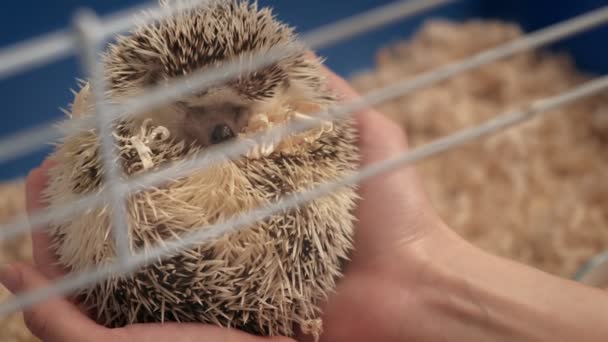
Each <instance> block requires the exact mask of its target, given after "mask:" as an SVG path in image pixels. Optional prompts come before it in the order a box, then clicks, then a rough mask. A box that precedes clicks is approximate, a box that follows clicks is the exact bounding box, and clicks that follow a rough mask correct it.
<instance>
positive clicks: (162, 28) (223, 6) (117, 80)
mask: <svg viewBox="0 0 608 342" xmlns="http://www.w3.org/2000/svg"><path fill="white" fill-rule="evenodd" d="M175 1H177V0H175ZM175 1H174V3H175ZM177 2H179V1H177ZM277 46H285V47H290V48H293V47H295V46H298V43H297V42H296V40H295V38H294V34H293V31H292V29H291V28H290V27H288V26H286V25H284V24H282V23H280V22H278V21H276V20H275V19H274V17H273V15H272V13H271V11H270V9H268V8H264V9H260V10H258V8H257V5H256V4H255V3H253V4H249V3H248V2H246V1H229V0H226V1H222V0H214V1H210V2H208V3H207V4H206V5H201V7H200V8H195V9H189V10H186V11H184V12H180V13H178V14H177V15H176V16H173V17H171V18H168V19H166V20H164V21H161V22H160V23H157V24H155V25H149V26H144V27H140V28H139V29H137V30H136V31H135V32H134V33H133V34H132V35H131V36H129V37H122V38H119V39H118V41H117V43H116V44H115V45H112V46H111V49H110V52H109V54H108V55H107V56H106V63H107V70H108V78H109V84H110V85H111V92H112V94H113V96H115V97H118V98H120V97H124V96H127V97H128V96H131V95H134V94H137V93H139V92H141V91H142V90H143V89H145V88H147V87H150V86H159V85H160V86H162V85H165V84H167V83H170V82H171V81H173V80H175V79H176V78H179V77H182V76H187V75H190V74H192V73H195V72H200V71H205V70H211V69H215V68H217V67H221V66H222V65H224V64H225V63H226V62H235V61H239V62H240V63H243V65H246V64H247V62H248V60H250V58H251V57H252V56H253V55H256V54H258V53H263V52H264V51H268V50H269V49H271V48H275V47H277ZM298 51H300V52H298V53H295V52H294V53H289V54H286V55H285V56H284V57H283V58H282V59H280V60H278V61H276V62H275V63H273V64H271V65H268V66H266V67H264V68H262V69H260V70H255V71H253V72H248V73H242V74H240V75H238V76H237V77H235V78H234V79H231V80H228V81H227V82H226V83H224V84H223V85H221V86H216V87H214V88H211V89H199V90H195V91H194V92H193V94H194V95H190V96H188V97H186V98H184V99H181V100H180V101H177V102H175V103H173V104H170V105H167V106H164V107H163V108H159V109H157V110H154V111H152V112H149V113H145V114H142V115H141V119H142V120H145V119H153V121H154V123H155V124H158V125H162V126H165V127H166V128H167V129H169V131H170V132H171V134H172V136H173V137H174V138H175V139H178V140H183V141H185V142H187V143H194V144H197V145H198V146H200V147H203V148H204V147H207V146H210V145H214V144H217V143H222V142H225V141H227V140H230V139H232V138H235V137H240V136H243V137H245V136H246V135H247V133H251V132H253V131H255V132H259V131H260V130H261V129H263V128H269V127H270V126H272V125H275V124H283V123H285V122H286V121H287V120H288V119H289V118H290V117H293V114H294V113H302V112H303V111H306V110H307V111H312V110H311V109H315V110H317V109H323V108H324V107H325V106H327V105H329V104H331V103H332V102H333V100H334V99H333V97H332V95H331V94H330V92H329V91H327V89H326V88H325V87H324V85H325V80H324V78H323V77H322V76H321V75H322V74H321V72H320V71H319V69H318V66H319V65H320V61H319V60H310V59H309V58H307V57H305V55H304V50H298ZM304 108H306V109H304ZM139 122H141V121H139ZM274 147H276V146H274ZM272 150H274V148H272ZM267 152H270V151H267Z"/></svg>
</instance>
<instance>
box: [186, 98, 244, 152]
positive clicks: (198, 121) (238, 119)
mask: <svg viewBox="0 0 608 342" xmlns="http://www.w3.org/2000/svg"><path fill="white" fill-rule="evenodd" d="M247 113H248V112H247V111H246V110H244V109H242V108H234V107H232V106H222V107H216V108H204V109H201V108H198V109H193V108H191V109H189V110H187V111H186V115H185V120H184V122H183V125H184V126H183V130H184V133H185V136H186V139H187V140H189V141H190V142H195V143H198V144H200V145H202V146H209V145H215V144H220V143H223V142H226V141H228V140H230V139H233V138H235V137H236V136H237V135H238V134H239V133H241V132H242V131H243V130H244V129H245V127H246V125H247V122H248V115H247Z"/></svg>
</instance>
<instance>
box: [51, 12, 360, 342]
mask: <svg viewBox="0 0 608 342" xmlns="http://www.w3.org/2000/svg"><path fill="white" fill-rule="evenodd" d="M180 4H181V2H180V1H177V0H176V1H161V5H162V6H179V5H180ZM281 44H299V43H298V41H297V37H296V35H295V33H294V31H293V29H292V28H290V27H288V26H287V25H285V24H283V23H281V22H279V21H278V20H277V19H276V18H275V17H274V15H273V13H272V11H271V10H270V9H269V8H258V6H257V4H256V3H250V2H246V1H221V0H212V1H207V2H206V3H205V4H203V5H200V6H198V7H195V8H189V9H184V10H180V11H178V12H177V13H176V14H175V15H173V16H171V17H169V18H166V19H163V20H162V21H159V22H156V23H154V24H143V25H140V26H138V27H137V28H136V29H135V30H134V31H133V32H131V33H130V34H129V35H126V36H121V37H118V39H117V40H116V41H115V42H113V43H112V44H111V45H110V47H109V49H108V50H107V52H106V53H105V55H104V63H105V65H106V70H107V72H106V78H107V81H108V82H107V83H108V84H109V91H108V93H109V94H108V96H109V98H110V100H111V101H113V102H116V103H121V102H122V101H125V100H126V99H128V98H129V97H131V96H133V95H136V94H139V93H141V92H142V91H143V90H144V89H146V88H147V87H150V86H163V85H165V84H168V83H170V81H171V80H174V79H176V78H178V77H181V76H184V75H189V74H191V73H194V72H196V71H201V70H207V69H212V68H215V67H218V66H221V65H222V63H224V62H227V61H230V60H241V61H243V62H246V61H247V59H248V58H250V57H251V56H252V55H253V54H256V53H259V52H264V51H268V50H269V49H271V48H273V47H275V46H279V45H281ZM321 63H322V61H321V60H316V59H311V58H310V57H309V56H308V55H307V54H306V51H305V50H304V49H301V50H298V52H297V53H296V52H294V53H292V54H289V55H286V56H284V57H283V58H281V59H280V60H278V61H277V62H276V63H273V64H271V65H269V66H266V67H265V68H263V69H261V70H257V71H253V72H250V73H243V74H241V75H239V76H238V77H236V78H235V79H233V80H231V81H229V82H227V83H224V84H221V85H216V86H213V87H211V88H208V89H202V90H200V91H197V92H193V93H192V94H188V96H184V97H183V98H180V99H179V100H178V101H174V102H172V103H168V104H166V105H163V106H160V107H158V108H155V109H154V110H150V111H147V112H144V113H139V114H137V115H135V116H133V117H129V118H122V119H119V120H116V121H115V122H114V125H113V131H114V135H115V137H116V141H117V145H118V148H119V151H120V154H119V156H118V158H117V163H118V165H119V166H120V167H121V169H122V172H123V173H124V178H130V177H132V176H134V175H140V174H142V173H144V172H153V171H154V170H157V169H158V168H159V167H161V166H164V165H167V164H168V163H174V164H177V165H179V163H183V162H184V161H186V160H189V159H191V158H194V157H196V156H200V155H202V154H204V153H205V151H206V150H207V149H209V148H210V147H212V146H215V145H218V144H222V143H225V142H227V141H232V140H239V139H243V140H246V139H248V137H249V136H250V135H251V134H254V133H258V132H262V131H264V130H266V129H269V128H271V127H274V126H278V125H283V124H285V123H287V122H289V121H290V120H307V119H310V118H311V117H312V116H311V115H313V113H315V112H318V111H320V110H326V109H329V108H330V107H331V106H333V105H335V103H336V102H337V97H336V96H335V95H334V94H333V93H332V91H331V90H330V89H329V87H328V86H327V83H326V79H325V77H324V74H323V73H322V71H321V69H320V65H321ZM90 91H91V89H90V86H89V85H88V83H87V82H84V83H83V84H82V88H81V89H80V91H79V92H78V93H77V94H76V97H75V99H74V102H73V103H72V106H71V112H70V114H71V116H72V117H73V118H76V117H83V116H87V115H94V114H92V113H93V110H92V104H91V103H90V100H89V99H90ZM356 133H357V132H356V130H355V126H354V124H353V122H352V121H351V120H350V119H348V120H341V121H335V122H326V123H325V124H324V125H322V126H321V127H319V128H315V129H311V130H308V131H305V132H301V133H298V134H295V133H294V134H292V135H290V136H287V137H284V138H283V139H282V140H280V141H273V142H272V143H270V144H265V145H263V146H256V147H255V148H252V149H251V151H250V152H249V153H248V154H246V155H244V156H241V157H240V158H237V159H235V160H226V161H222V162H219V163H216V164H214V165H212V166H210V167H207V168H205V169H201V170H197V171H194V172H192V173H191V174H189V175H187V176H183V177H179V178H176V179H173V180H171V181H170V182H168V183H166V184H163V185H162V186H158V187H155V188H151V189H146V190H144V191H140V192H138V193H135V194H131V195H130V196H129V197H128V198H127V201H126V202H127V203H126V205H127V216H128V227H127V228H128V233H129V239H130V246H131V248H132V250H133V251H132V252H134V253H141V252H145V251H146V250H149V249H151V248H153V247H155V246H157V245H159V244H160V243H162V242H163V241H167V240H170V239H174V238H176V237H179V236H182V235H183V234H185V233H188V232H191V231H193V230H194V229H200V227H205V226H208V225H211V224H215V223H219V222H222V221H224V220H226V219H229V218H231V217H233V216H234V215H237V214H239V213H243V212H246V211H249V210H253V209H256V208H260V207H262V206H265V205H268V204H270V203H273V202H275V201H277V200H280V199H281V198H283V197H284V196H286V195H289V194H292V193H294V192H301V191H305V190H308V189H310V188H312V187H314V186H315V185H318V184H321V183H324V182H329V181H332V180H337V179H340V178H342V177H345V176H347V175H348V174H350V173H351V172H353V171H354V170H355V169H356V167H357V165H358V161H359V154H358V153H359V152H358V150H357V147H356V137H357V134H356ZM99 148H100V142H99V137H98V135H97V133H96V130H95V129H91V130H87V131H81V132H75V133H73V134H70V135H68V136H66V137H64V139H63V140H62V141H61V142H59V143H58V144H57V147H56V150H55V152H54V154H53V156H52V158H53V159H54V160H55V161H56V162H57V163H56V166H55V167H53V169H52V170H51V176H52V177H51V180H52V181H51V183H50V184H49V186H48V188H47V189H46V191H45V197H46V198H47V199H48V202H49V203H50V206H51V208H53V206H59V205H65V204H67V203H69V202H70V201H73V200H77V199H78V197H79V196H81V195H83V194H88V193H92V192H97V191H100V190H101V189H103V187H104V181H103V175H104V167H103V165H102V162H101V160H100V157H99V154H100V153H99ZM355 200H356V192H355V189H354V188H352V187H347V188H344V189H342V190H340V191H338V192H336V193H333V194H331V195H327V196H324V197H321V198H317V199H315V200H313V201H311V202H309V203H308V204H306V205H303V206H300V207H299V208H296V209H292V210H288V211H286V212H284V213H281V214H280V215H274V216H271V217H268V218H266V219H264V220H262V221H259V222H256V223H255V224H253V225H251V226H250V227H246V229H243V230H240V231H239V232H235V233H231V234H227V235H225V236H222V237H219V238H216V239H214V240H211V241H206V242H204V243H201V244H199V245H197V246H195V247H193V248H188V249H185V250H182V251H180V252H179V253H175V254H173V255H171V256H169V257H167V258H164V259H162V260H159V261H157V262H155V263H153V264H150V265H146V266H143V267H141V268H139V269H137V270H136V271H135V272H134V273H132V274H129V275H126V276H113V277H110V278H109V279H106V280H104V281H103V282H101V283H99V284H96V285H94V286H91V287H88V288H84V289H82V290H81V291H80V292H79V295H80V298H81V299H82V300H81V301H82V304H83V305H84V306H85V307H87V308H89V309H92V312H95V318H96V319H97V321H98V322H99V323H100V324H103V325H105V326H108V327H118V326H124V325H127V324H132V323H148V322H201V323H207V324H215V325H218V326H222V327H231V328H237V329H241V330H243V331H246V332H249V333H253V334H257V335H262V336H276V335H281V336H293V335H294V333H295V331H298V330H301V331H302V332H304V333H305V334H310V335H312V336H315V337H316V338H318V337H319V335H320V334H321V332H322V322H321V319H320V316H321V311H320V309H319V304H320V303H321V301H323V300H324V299H325V298H326V296H327V295H328V294H329V293H330V292H331V291H333V290H334V289H335V285H336V281H337V280H338V279H339V277H340V276H341V267H342V265H343V263H344V262H345V261H346V260H348V256H349V253H350V251H351V250H352V248H353V245H352V238H353V234H354V224H353V223H354V217H353V215H352V211H353V209H354V206H355ZM111 210H112V208H111V206H110V204H109V203H106V204H105V205H104V206H102V207H100V208H96V209H91V210H89V211H87V212H85V213H82V215H79V216H78V217H75V218H72V219H70V220H68V221H65V222H64V221H57V222H52V224H51V226H50V232H51V235H52V238H53V247H54V248H55V250H56V252H57V255H58V257H59V262H60V263H61V265H63V266H64V267H66V268H68V269H70V270H73V271H79V270H83V269H85V268H88V267H91V266H102V265H106V264H108V263H112V262H116V250H115V246H114V241H113V238H112V234H111V229H112V227H111V222H110V213H111ZM202 229H205V228H202Z"/></svg>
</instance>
